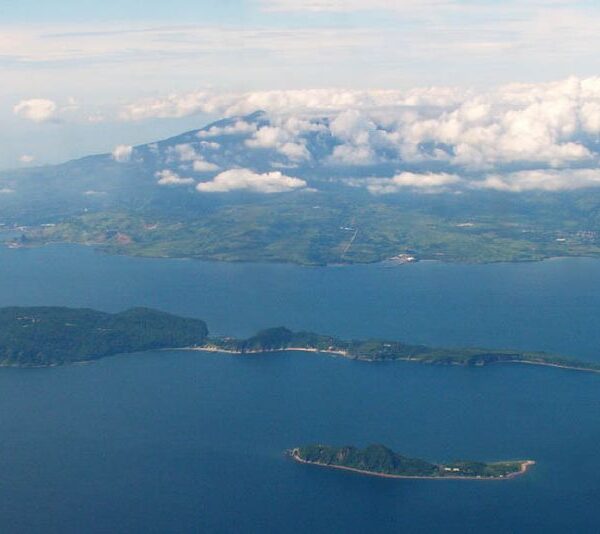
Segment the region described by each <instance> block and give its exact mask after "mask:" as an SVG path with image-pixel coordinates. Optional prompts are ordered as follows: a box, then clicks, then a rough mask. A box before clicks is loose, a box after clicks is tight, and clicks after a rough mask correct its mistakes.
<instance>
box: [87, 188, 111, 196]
mask: <svg viewBox="0 0 600 534" xmlns="http://www.w3.org/2000/svg"><path fill="white" fill-rule="evenodd" d="M83 194H84V195H85V196H86V197H99V196H105V195H106V194H107V193H106V191H94V190H92V189H90V190H89V191H84V193H83Z"/></svg>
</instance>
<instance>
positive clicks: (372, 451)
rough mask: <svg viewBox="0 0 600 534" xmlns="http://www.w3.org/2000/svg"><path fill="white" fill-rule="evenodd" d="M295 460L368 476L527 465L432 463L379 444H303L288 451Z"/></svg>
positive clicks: (500, 473) (449, 474)
mask: <svg viewBox="0 0 600 534" xmlns="http://www.w3.org/2000/svg"><path fill="white" fill-rule="evenodd" d="M290 453H291V456H292V458H294V459H295V460H297V461H299V462H304V463H310V464H314V465H320V466H324V467H336V468H344V469H350V470H355V471H360V472H362V473H366V474H372V475H380V476H381V475H385V476H390V477H425V478H487V479H490V478H510V477H512V476H515V475H517V474H521V473H524V472H525V471H526V470H527V468H528V467H529V466H530V465H531V462H526V461H510V462H493V463H484V462H471V461H461V462H452V463H447V464H434V463H430V462H427V461H425V460H419V459H415V458H407V457H406V456H402V455H400V454H398V453H396V452H394V451H392V450H390V449H388V448H387V447H384V446H383V445H369V446H368V447H366V448H365V449H358V448H356V447H350V446H346V447H331V446H328V445H307V446H304V447H297V448H295V449H292V451H290Z"/></svg>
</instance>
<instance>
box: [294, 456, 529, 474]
mask: <svg viewBox="0 0 600 534" xmlns="http://www.w3.org/2000/svg"><path fill="white" fill-rule="evenodd" d="M287 454H288V455H289V456H290V458H292V460H294V461H295V462H298V463H300V464H304V465H315V466H317V467H324V468H328V469H338V470H340V471H349V472H351V473H357V474H359V475H364V476H371V477H378V478H393V479H412V480H479V481H484V480H510V479H513V478H516V477H519V476H521V475H524V474H526V473H527V471H529V469H530V468H531V467H533V466H534V465H535V463H536V462H535V460H522V461H521V462H520V469H519V471H515V472H514V473H509V474H508V475H506V476H498V477H481V476H457V475H448V476H426V475H393V474H387V473H378V472H376V471H367V470H365V469H357V468H355V467H346V466H343V465H332V464H322V463H319V462H311V461H309V460H304V459H303V458H300V456H299V455H298V449H297V448H295V449H291V450H290V451H287Z"/></svg>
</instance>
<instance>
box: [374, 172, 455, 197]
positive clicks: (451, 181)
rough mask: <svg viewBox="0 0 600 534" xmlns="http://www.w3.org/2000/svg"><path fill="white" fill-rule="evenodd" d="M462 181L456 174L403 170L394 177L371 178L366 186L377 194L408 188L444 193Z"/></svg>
mask: <svg viewBox="0 0 600 534" xmlns="http://www.w3.org/2000/svg"><path fill="white" fill-rule="evenodd" d="M462 182H463V180H462V179H461V178H460V177H459V176H456V175H455V174H447V173H413V172H402V173H400V174H397V175H396V176H394V177H393V178H370V179H368V180H367V181H366V187H367V189H368V190H369V192H371V193H373V194H375V195H385V194H390V193H398V192H399V191H402V190H407V189H410V190H413V191H418V192H422V193H442V192H445V191H447V190H448V188H449V186H456V185H458V184H461V183H462Z"/></svg>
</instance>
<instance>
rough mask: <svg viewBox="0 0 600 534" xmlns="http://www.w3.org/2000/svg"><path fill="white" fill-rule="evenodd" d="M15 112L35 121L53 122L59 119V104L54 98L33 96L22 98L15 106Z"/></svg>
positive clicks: (19, 115) (18, 115) (23, 117)
mask: <svg viewBox="0 0 600 534" xmlns="http://www.w3.org/2000/svg"><path fill="white" fill-rule="evenodd" d="M13 113H14V114H15V115H16V116H17V117H21V118H22V119H27V120H30V121H33V122H37V123H42V122H51V121H54V120H56V119H57V116H58V106H57V105H56V102H54V101H53V100H48V99H46V98H31V99H29V100H21V101H20V102H19V103H18V104H15V106H14V107H13Z"/></svg>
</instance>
